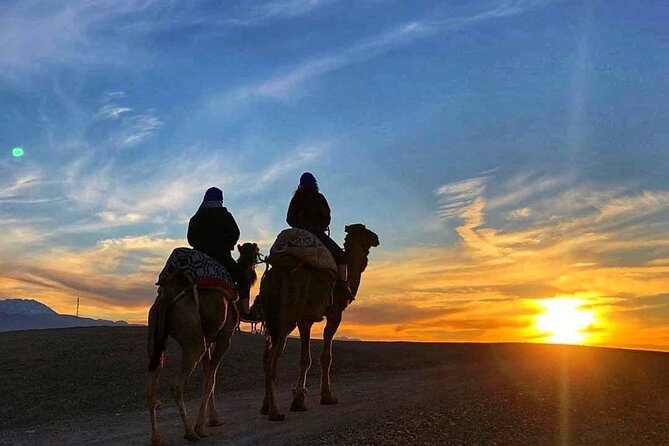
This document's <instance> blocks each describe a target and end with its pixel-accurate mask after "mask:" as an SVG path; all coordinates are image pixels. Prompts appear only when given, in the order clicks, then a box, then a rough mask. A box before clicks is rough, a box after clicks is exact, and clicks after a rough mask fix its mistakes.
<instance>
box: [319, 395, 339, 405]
mask: <svg viewBox="0 0 669 446" xmlns="http://www.w3.org/2000/svg"><path fill="white" fill-rule="evenodd" d="M338 403H339V400H338V399H337V398H335V397H333V396H322V397H321V404H322V405H324V406H331V405H333V404H338Z"/></svg>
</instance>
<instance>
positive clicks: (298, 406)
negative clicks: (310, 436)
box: [290, 401, 307, 412]
mask: <svg viewBox="0 0 669 446" xmlns="http://www.w3.org/2000/svg"><path fill="white" fill-rule="evenodd" d="M306 410H307V405H306V404H304V401H300V402H296V401H293V404H291V405H290V411H291V412H305V411H306Z"/></svg>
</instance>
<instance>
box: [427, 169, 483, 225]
mask: <svg viewBox="0 0 669 446" xmlns="http://www.w3.org/2000/svg"><path fill="white" fill-rule="evenodd" d="M485 180H486V178H485V177H476V178H469V179H466V180H462V181H456V182H454V183H448V184H444V185H443V186H441V187H439V188H438V189H437V190H436V194H437V196H439V201H440V205H439V210H438V212H437V213H438V215H439V216H440V217H441V218H442V219H449V218H453V217H459V216H460V215H461V213H462V211H463V210H464V209H465V208H467V207H469V206H471V205H472V204H474V201H475V200H476V199H477V198H479V197H481V196H482V195H483V192H484V191H485Z"/></svg>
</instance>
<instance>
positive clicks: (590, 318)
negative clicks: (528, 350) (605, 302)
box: [535, 297, 595, 344]
mask: <svg viewBox="0 0 669 446" xmlns="http://www.w3.org/2000/svg"><path fill="white" fill-rule="evenodd" d="M585 303H586V302H585V301H584V300H582V299H577V298H571V297H555V298H552V299H544V300H542V301H540V302H539V305H541V307H542V308H543V309H544V312H543V313H542V314H540V315H539V316H537V318H536V322H535V324H536V327H537V329H538V330H539V331H541V332H542V333H546V334H547V337H546V338H545V339H544V340H545V341H547V342H552V343H556V344H582V343H584V342H585V341H586V339H587V337H588V334H587V333H586V332H585V330H586V329H587V328H588V327H589V326H591V325H592V324H593V323H594V322H595V314H594V312H593V311H592V310H587V309H584V308H583V306H584V305H585Z"/></svg>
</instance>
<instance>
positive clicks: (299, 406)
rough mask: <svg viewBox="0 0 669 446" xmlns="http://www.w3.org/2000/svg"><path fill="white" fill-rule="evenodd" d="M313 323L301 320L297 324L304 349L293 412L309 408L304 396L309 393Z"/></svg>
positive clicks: (294, 391) (294, 394) (301, 353)
mask: <svg viewBox="0 0 669 446" xmlns="http://www.w3.org/2000/svg"><path fill="white" fill-rule="evenodd" d="M312 325H313V323H312V322H301V323H299V324H298V325H297V328H298V329H299V330H300V341H301V344H302V349H301V351H300V374H299V376H298V378H297V383H296V384H295V387H293V403H292V404H291V405H290V410H292V411H293V412H303V411H305V410H307V405H306V404H305V402H304V397H305V396H306V394H307V372H308V371H309V368H310V367H311V349H310V348H309V340H310V336H311V326H312Z"/></svg>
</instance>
